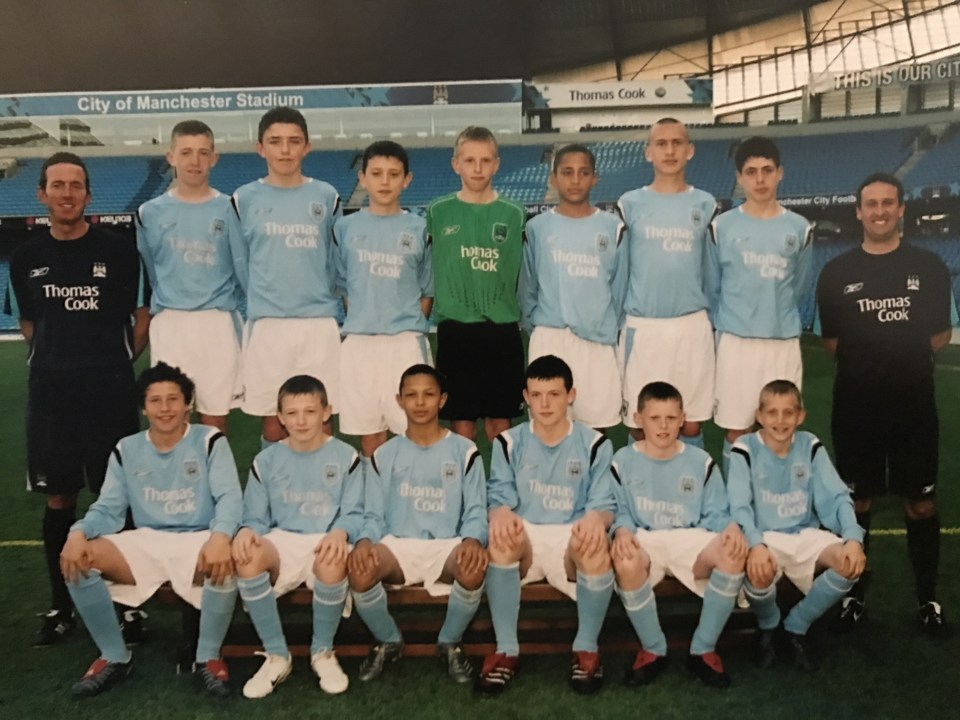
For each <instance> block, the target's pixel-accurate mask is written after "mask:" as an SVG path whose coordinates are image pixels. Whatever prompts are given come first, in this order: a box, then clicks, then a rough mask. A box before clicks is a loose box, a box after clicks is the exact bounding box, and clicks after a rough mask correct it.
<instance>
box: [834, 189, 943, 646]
mask: <svg viewBox="0 0 960 720" xmlns="http://www.w3.org/2000/svg"><path fill="white" fill-rule="evenodd" d="M904 209H905V208H904V202H903V186H902V185H901V184H900V181H899V180H897V178H895V177H893V176H892V175H887V174H885V173H881V174H876V175H871V176H870V177H868V178H867V179H866V180H864V182H863V183H862V184H861V185H860V187H859V189H858V190H857V219H858V220H860V222H861V223H862V224H863V243H862V245H861V246H860V247H858V248H854V249H853V250H850V251H849V252H847V253H844V254H843V255H841V256H839V257H837V258H835V259H833V260H831V261H830V262H829V263H827V265H826V267H824V269H823V272H822V273H821V275H820V281H819V284H818V287H817V303H818V306H819V310H820V323H821V326H822V336H823V342H824V344H825V345H826V346H827V349H828V350H830V351H831V352H832V353H833V355H834V358H835V360H836V368H837V377H836V381H835V383H834V389H833V443H834V450H835V452H836V456H837V470H839V472H840V476H841V477H842V478H843V479H844V481H845V482H846V483H847V485H848V486H849V487H850V489H851V491H852V492H853V499H854V504H855V508H856V512H857V522H858V523H859V524H860V526H861V527H863V528H864V530H866V531H867V533H868V535H867V537H869V531H870V504H871V500H872V498H873V497H874V496H876V495H880V494H882V493H883V492H884V491H885V490H886V489H887V487H888V486H889V488H890V490H892V491H893V492H896V493H897V494H899V495H900V496H901V498H902V499H903V510H904V515H905V520H906V526H907V549H908V551H909V554H910V560H911V562H912V564H913V571H914V575H915V576H916V587H917V600H918V606H917V618H918V620H919V622H920V625H921V627H923V628H924V629H925V630H926V631H928V632H930V633H932V634H939V633H940V632H941V630H942V629H943V623H944V620H943V613H942V609H941V607H940V603H938V602H937V601H936V582H937V568H938V565H939V560H940V518H939V516H938V515H937V509H936V504H935V501H934V498H935V495H936V486H937V467H938V455H937V450H938V441H939V422H938V419H937V407H936V401H935V397H934V388H933V368H934V353H936V351H937V350H939V349H940V348H942V347H943V346H944V345H946V344H947V343H948V342H949V341H950V334H951V327H950V315H951V312H950V309H951V302H952V297H951V290H950V274H949V272H948V270H947V268H946V267H945V266H944V264H943V262H941V260H940V259H939V258H938V257H937V256H936V255H934V254H933V253H930V252H927V251H925V250H922V249H920V248H917V247H914V246H912V245H909V244H906V243H903V242H901V239H900V220H901V218H903V213H904ZM867 537H865V538H864V548H865V549H866V548H867ZM863 590H864V588H863V587H862V585H861V586H860V587H859V588H855V589H854V592H853V594H852V595H851V597H847V598H845V599H844V601H843V606H842V609H841V612H840V616H839V622H840V626H841V628H843V627H850V626H852V625H854V624H855V623H856V622H857V621H858V620H859V619H860V617H861V616H862V615H863V612H864V595H863Z"/></svg>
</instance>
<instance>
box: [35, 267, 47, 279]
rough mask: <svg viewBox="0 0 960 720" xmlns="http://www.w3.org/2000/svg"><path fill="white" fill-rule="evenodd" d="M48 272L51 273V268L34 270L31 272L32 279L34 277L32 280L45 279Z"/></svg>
mask: <svg viewBox="0 0 960 720" xmlns="http://www.w3.org/2000/svg"><path fill="white" fill-rule="evenodd" d="M48 272H50V268H49V267H39V268H34V269H33V270H31V271H30V277H32V278H38V277H43V276H44V275H46V274H47V273H48Z"/></svg>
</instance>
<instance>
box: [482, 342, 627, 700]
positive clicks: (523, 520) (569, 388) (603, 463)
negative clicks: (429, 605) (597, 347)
mask: <svg viewBox="0 0 960 720" xmlns="http://www.w3.org/2000/svg"><path fill="white" fill-rule="evenodd" d="M526 384H527V386H526V388H525V389H524V391H523V396H524V400H526V402H527V405H528V406H529V408H530V414H531V415H532V416H533V418H532V419H531V420H530V421H529V422H526V423H523V424H522V425H518V426H516V427H514V428H511V429H510V430H507V431H506V432H502V433H500V435H498V436H497V438H496V442H494V444H493V456H492V458H491V463H490V497H489V506H490V513H489V518H490V549H489V553H490V566H489V568H488V569H487V600H488V602H489V603H490V615H491V617H492V619H493V629H494V632H495V633H496V636H497V651H496V652H495V653H494V654H492V655H490V656H489V657H487V658H486V660H485V661H484V663H483V671H482V672H481V673H480V677H479V678H478V680H477V686H476V687H477V691H478V692H480V693H481V694H483V695H495V694H498V693H500V692H502V691H503V690H504V689H505V688H506V686H507V685H508V684H509V683H510V681H511V680H512V679H513V675H514V673H515V672H516V669H517V667H518V665H519V655H520V644H519V642H518V640H517V618H518V614H519V611H520V585H521V584H523V583H529V582H534V581H537V580H544V579H546V581H547V582H548V583H550V584H551V585H552V586H553V587H555V588H557V589H558V590H560V591H562V592H564V593H566V594H567V595H568V596H570V597H571V598H573V599H575V600H576V601H577V616H578V628H577V636H576V638H574V641H573V670H572V674H571V676H570V683H571V686H572V687H573V689H574V690H575V691H577V692H579V693H584V694H587V693H593V692H596V691H597V690H599V689H600V685H601V683H602V681H603V666H602V665H601V664H600V654H599V652H598V647H597V638H598V636H599V635H600V629H601V628H602V627H603V619H604V617H605V616H606V613H607V606H608V605H609V604H610V596H611V595H612V594H613V571H612V570H611V568H610V552H609V542H608V540H607V528H608V527H610V523H611V522H613V517H614V511H615V510H616V499H615V498H614V490H613V478H612V476H611V474H610V458H611V456H612V455H613V448H612V446H611V443H610V441H609V440H607V439H606V438H605V437H604V436H603V434H601V433H599V432H597V431H596V430H593V429H591V428H589V427H587V426H586V425H583V424H581V423H578V422H575V421H571V420H570V419H568V417H567V409H568V407H569V406H570V405H571V404H572V403H573V402H574V399H575V397H576V390H574V388H573V374H572V372H571V370H570V366H569V365H567V364H566V363H565V362H564V361H563V360H561V359H560V358H558V357H557V356H555V355H544V356H543V357H539V358H537V359H536V360H534V361H533V362H532V363H530V367H529V368H527V379H526Z"/></svg>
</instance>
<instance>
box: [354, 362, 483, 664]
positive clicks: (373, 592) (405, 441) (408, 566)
mask: <svg viewBox="0 0 960 720" xmlns="http://www.w3.org/2000/svg"><path fill="white" fill-rule="evenodd" d="M441 377H442V376H441V375H440V374H439V373H438V372H437V371H436V370H434V369H433V368H432V367H430V366H429V365H414V366H412V367H409V368H407V370H406V371H405V372H404V373H403V375H402V376H401V378H400V392H399V393H398V394H397V402H398V403H399V404H400V406H401V407H402V408H403V411H404V413H405V414H406V416H407V430H406V432H405V433H404V434H403V435H397V436H396V437H394V438H392V439H390V440H388V441H387V442H386V443H385V444H384V445H382V446H381V447H380V448H379V449H378V450H377V452H376V453H374V456H373V459H372V462H371V466H370V470H371V472H370V473H369V474H368V476H367V478H366V492H365V500H364V526H363V529H362V530H361V531H360V533H359V540H358V541H357V543H356V545H355V546H354V548H353V552H351V553H350V557H349V559H348V568H349V578H350V589H351V591H352V594H353V601H354V607H355V608H356V610H357V613H358V614H359V615H360V619H361V620H363V622H364V623H365V624H366V626H367V627H368V628H369V629H370V632H371V633H373V636H374V638H375V639H376V644H375V645H374V646H373V647H372V648H370V652H369V653H368V655H367V657H366V658H365V659H364V661H363V662H362V663H361V664H360V675H359V677H360V680H361V681H364V682H366V681H369V680H374V679H375V678H378V677H379V676H380V674H381V673H382V672H383V669H384V666H385V665H386V664H387V663H388V662H395V661H396V660H398V659H399V658H400V656H401V655H402V654H403V637H402V636H401V635H400V629H399V628H398V627H397V624H396V623H395V622H394V620H393V618H392V617H391V616H390V611H389V609H388V608H387V593H386V591H385V590H384V587H383V586H384V584H385V583H386V584H388V585H416V584H417V583H421V582H422V583H423V585H424V587H425V588H426V590H427V591H428V592H429V593H430V594H431V595H446V594H448V593H449V595H450V599H449V601H448V602H447V616H446V620H445V621H444V623H443V627H441V628H440V635H439V637H438V638H437V654H438V656H439V657H440V659H441V660H442V661H443V663H444V664H445V665H446V667H447V673H448V675H449V676H450V678H451V679H453V680H454V681H455V682H458V683H467V682H470V680H471V674H472V672H473V668H472V667H471V665H470V660H469V659H468V658H467V656H466V655H465V654H464V652H463V647H462V645H461V644H460V641H461V638H462V637H463V633H464V631H465V630H466V629H467V626H468V625H469V624H470V621H471V620H472V619H473V616H474V615H475V614H476V612H477V608H478V607H479V605H480V597H481V595H482V594H483V574H484V571H485V570H486V567H487V553H486V551H485V550H484V545H485V544H486V541H487V519H486V506H487V492H486V490H487V488H486V479H485V477H484V472H483V461H482V460H481V459H480V453H479V452H478V451H477V448H476V446H475V445H474V444H473V442H472V441H470V440H467V439H466V438H464V437H462V436H460V435H458V434H456V433H452V432H450V431H449V430H447V429H446V428H443V427H441V426H440V420H439V416H440V408H441V407H443V404H444V403H445V402H446V400H447V393H446V392H445V390H444V387H443V382H442V379H441ZM451 585H452V587H451Z"/></svg>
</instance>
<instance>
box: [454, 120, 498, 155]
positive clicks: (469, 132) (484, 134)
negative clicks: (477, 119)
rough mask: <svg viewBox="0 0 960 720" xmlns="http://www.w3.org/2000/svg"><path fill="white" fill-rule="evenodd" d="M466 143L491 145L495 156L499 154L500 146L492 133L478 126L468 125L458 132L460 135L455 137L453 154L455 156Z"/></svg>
mask: <svg viewBox="0 0 960 720" xmlns="http://www.w3.org/2000/svg"><path fill="white" fill-rule="evenodd" d="M468 141H470V142H488V143H491V144H493V149H494V151H495V153H496V154H497V155H499V154H500V145H499V144H498V143H497V138H496V136H495V135H494V134H493V131H492V130H490V129H488V128H485V127H481V126H480V125H468V126H467V127H465V128H464V129H463V130H461V131H460V134H459V135H457V139H456V140H455V141H454V143H453V154H454V155H456V154H457V153H458V152H459V151H460V146H461V145H463V143H465V142H468Z"/></svg>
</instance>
